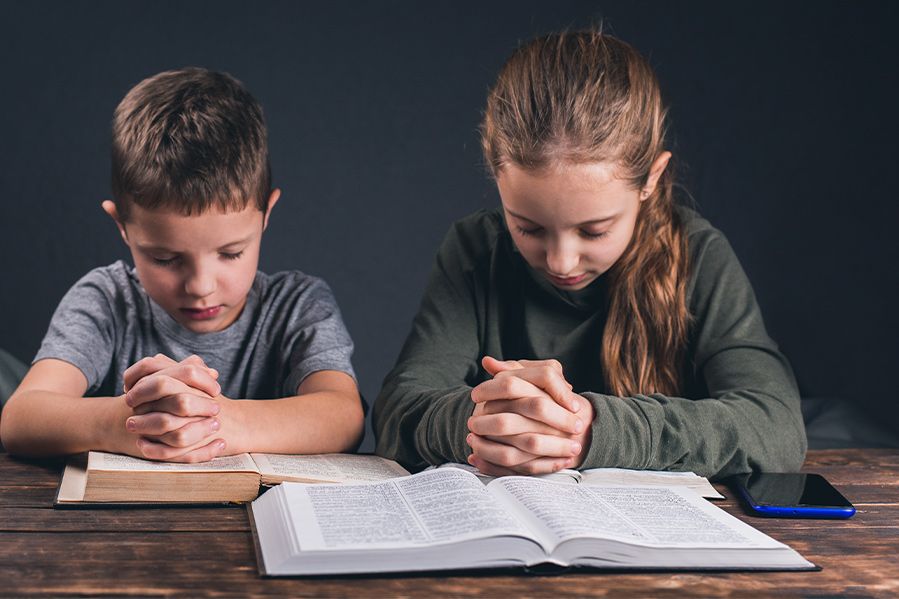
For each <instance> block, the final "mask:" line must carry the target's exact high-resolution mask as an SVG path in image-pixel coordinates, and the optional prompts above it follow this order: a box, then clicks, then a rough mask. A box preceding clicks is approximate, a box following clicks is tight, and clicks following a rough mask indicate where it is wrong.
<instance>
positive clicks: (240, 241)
mask: <svg viewBox="0 0 899 599" xmlns="http://www.w3.org/2000/svg"><path fill="white" fill-rule="evenodd" d="M252 239H253V235H249V236H247V237H244V238H242V239H235V240H234V241H229V242H228V243H226V244H225V245H223V246H221V247H219V248H218V250H217V251H219V252H221V251H224V250H227V249H230V248H233V247H235V246H239V245H244V244H245V243H249V242H250V241H252ZM137 247H139V248H140V249H141V250H143V251H145V252H169V253H172V254H177V253H178V251H177V250H173V249H171V248H167V247H165V246H164V245H143V244H140V243H139V244H137Z"/></svg>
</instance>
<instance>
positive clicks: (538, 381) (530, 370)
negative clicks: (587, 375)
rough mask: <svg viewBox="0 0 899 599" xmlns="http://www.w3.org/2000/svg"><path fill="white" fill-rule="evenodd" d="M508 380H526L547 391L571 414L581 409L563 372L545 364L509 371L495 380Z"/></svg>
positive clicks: (497, 376) (501, 373) (500, 374)
mask: <svg viewBox="0 0 899 599" xmlns="http://www.w3.org/2000/svg"><path fill="white" fill-rule="evenodd" d="M506 378H519V379H522V380H525V381H527V382H529V383H531V384H532V385H534V386H535V387H537V388H538V389H541V390H542V391H545V392H546V394H547V395H549V396H550V397H552V398H553V399H554V400H556V403H558V404H559V405H560V406H562V407H563V408H565V409H566V410H569V411H571V412H576V411H578V410H579V409H580V403H579V402H578V401H577V399H576V397H575V394H573V393H572V392H571V389H572V387H571V385H570V384H569V383H568V381H566V380H565V377H564V376H562V372H561V370H559V369H557V368H555V367H554V366H551V365H549V364H547V363H543V364H541V365H540V366H529V367H527V368H521V369H518V370H508V371H505V372H500V373H498V374H497V375H496V376H495V377H493V380H495V381H499V380H503V379H506Z"/></svg>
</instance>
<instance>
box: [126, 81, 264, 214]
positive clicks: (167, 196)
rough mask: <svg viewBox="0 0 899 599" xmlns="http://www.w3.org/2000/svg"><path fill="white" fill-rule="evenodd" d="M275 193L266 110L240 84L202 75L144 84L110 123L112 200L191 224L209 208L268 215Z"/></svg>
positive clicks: (135, 90)
mask: <svg viewBox="0 0 899 599" xmlns="http://www.w3.org/2000/svg"><path fill="white" fill-rule="evenodd" d="M270 193H271V168H270V166H269V159H268V134H267V132H266V128H265V119H264V118H263V116H262V107H261V106H260V105H259V103H258V102H257V101H256V99H255V98H253V96H252V95H250V93H249V92H248V91H247V89H246V88H245V87H244V86H243V84H242V83H241V82H240V81H238V80H237V79H235V78H234V77H232V76H231V75H228V74H227V73H217V72H215V71H209V70H206V69H201V68H184V69H179V70H175V71H165V72H163V73H159V74H158V75H154V76H153V77H150V78H148V79H144V80H143V81H141V82H140V83H138V84H137V85H136V86H134V87H133V88H132V89H131V91H129V92H128V94H127V95H126V96H125V97H124V99H122V101H121V102H120V103H119V105H118V107H117V108H116V111H115V116H114V117H113V122H112V194H113V198H114V200H115V203H116V209H117V211H118V214H119V218H120V219H121V220H122V221H126V220H127V219H128V215H129V211H130V206H131V204H132V203H134V204H137V205H138V206H140V207H142V208H146V209H148V210H153V209H169V210H174V211H176V212H178V213H180V214H184V215H186V216H189V215H192V214H201V213H203V212H205V211H207V210H209V209H211V208H216V209H218V210H222V211H231V210H243V209H244V208H246V206H247V205H248V204H249V203H251V202H253V203H255V205H256V206H257V207H258V208H259V209H260V210H262V211H263V212H264V211H265V210H266V208H267V205H268V198H269V194H270Z"/></svg>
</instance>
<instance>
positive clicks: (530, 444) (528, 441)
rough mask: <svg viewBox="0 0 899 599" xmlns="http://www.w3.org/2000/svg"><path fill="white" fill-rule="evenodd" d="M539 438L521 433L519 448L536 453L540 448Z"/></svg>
mask: <svg viewBox="0 0 899 599" xmlns="http://www.w3.org/2000/svg"><path fill="white" fill-rule="evenodd" d="M540 446H541V443H540V439H539V438H538V437H536V436H535V435H522V436H521V448H522V449H523V450H525V451H526V452H528V453H537V452H538V450H539V449H540Z"/></svg>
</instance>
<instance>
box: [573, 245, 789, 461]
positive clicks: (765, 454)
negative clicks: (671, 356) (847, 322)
mask: <svg viewBox="0 0 899 599" xmlns="http://www.w3.org/2000/svg"><path fill="white" fill-rule="evenodd" d="M709 233H710V234H709V235H706V236H705V239H704V240H703V241H702V242H701V243H700V244H699V248H698V250H696V251H694V252H691V253H692V254H693V256H692V258H693V269H694V271H693V278H692V283H693V289H692V292H691V293H690V294H689V297H690V311H691V314H692V315H693V318H694V320H693V338H694V341H695V343H694V344H693V347H694V348H695V351H694V352H693V355H692V356H688V360H690V361H691V362H692V366H693V368H694V371H695V376H696V377H697V378H698V379H699V380H700V381H702V382H704V383H705V388H706V389H707V390H708V397H701V398H689V399H687V398H681V397H666V396H663V395H658V394H653V395H634V396H633V397H612V396H608V395H601V394H598V393H584V394H583V395H584V396H585V397H586V398H587V399H588V400H589V401H590V402H591V404H592V405H593V408H594V410H595V413H596V417H595V419H594V421H593V430H592V433H593V435H592V445H591V447H590V450H589V454H588V456H587V458H586V460H585V462H584V464H583V465H582V467H583V468H597V467H602V466H618V467H624V468H638V469H651V470H666V469H669V470H692V471H694V472H696V473H698V474H701V475H703V476H714V477H723V476H727V475H730V474H734V473H738V472H748V471H751V470H759V471H771V472H777V471H795V470H798V469H799V467H800V466H801V465H802V462H803V460H804V458H805V451H806V437H805V429H804V426H803V422H802V413H801V411H800V401H799V391H798V389H797V386H796V382H795V379H794V377H793V373H792V370H791V368H790V365H789V363H788V362H787V359H786V358H785V357H784V355H783V354H781V353H780V352H779V351H778V349H777V345H776V344H775V343H774V341H772V340H771V338H770V337H768V334H767V332H766V330H765V325H764V322H763V321H762V315H761V311H760V310H759V306H758V303H757V301H756V298H755V294H754V293H753V291H752V287H751V285H750V283H749V280H748V278H747V277H746V274H745V273H744V271H743V268H742V267H741V266H740V263H739V261H738V260H737V257H736V255H735V254H734V252H733V250H732V249H731V247H730V244H729V243H728V242H727V240H726V239H725V238H724V236H723V235H722V234H721V233H719V232H718V231H716V230H714V229H711V230H710V231H709Z"/></svg>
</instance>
